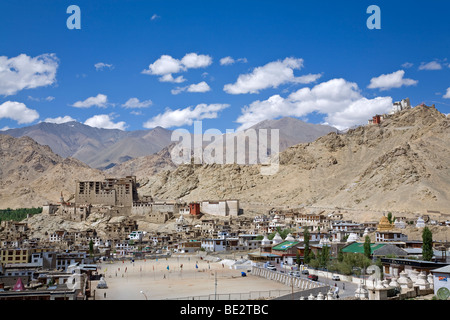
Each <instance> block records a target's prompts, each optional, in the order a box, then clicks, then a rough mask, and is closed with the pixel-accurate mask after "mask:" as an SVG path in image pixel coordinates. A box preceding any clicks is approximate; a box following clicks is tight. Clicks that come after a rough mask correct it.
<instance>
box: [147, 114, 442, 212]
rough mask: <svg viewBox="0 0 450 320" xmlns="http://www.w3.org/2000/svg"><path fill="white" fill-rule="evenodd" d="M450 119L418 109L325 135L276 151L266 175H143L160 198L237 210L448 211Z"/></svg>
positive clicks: (200, 168) (202, 168)
mask: <svg viewBox="0 0 450 320" xmlns="http://www.w3.org/2000/svg"><path fill="white" fill-rule="evenodd" d="M448 141H450V119H448V118H447V117H446V116H445V115H444V114H441V113H440V112H439V111H437V110H436V109H435V108H434V107H426V106H417V107H415V108H412V109H410V110H404V111H402V112H399V113H397V114H394V115H392V116H390V117H389V118H387V119H385V120H384V121H383V122H382V124H381V125H367V126H361V127H358V128H356V129H351V130H349V131H348V132H347V133H345V134H338V133H329V134H328V135H326V136H323V137H321V138H319V139H317V140H316V141H314V142H311V143H302V144H298V145H295V146H292V147H290V148H288V149H286V150H285V151H283V152H281V153H280V168H279V170H278V172H277V173H276V174H274V175H271V176H264V175H261V174H260V171H259V169H260V168H259V166H249V165H236V164H234V165H233V164H230V165H218V164H212V165H181V166H179V167H177V168H176V169H175V170H172V171H169V170H166V171H162V172H160V173H158V174H157V175H154V176H149V177H148V179H149V182H148V183H147V184H146V185H145V186H143V187H142V188H140V190H139V192H140V193H141V194H148V195H152V196H154V197H155V198H158V199H178V198H183V199H185V200H200V199H227V198H237V199H240V200H241V203H242V204H243V206H244V207H245V206H247V207H251V206H252V205H258V204H264V205H267V206H271V205H299V204H306V205H315V206H322V207H344V208H359V209H361V210H395V211H412V212H424V211H426V210H440V211H442V212H447V213H450V212H448V210H449V207H450V191H449V190H450V145H449V144H448Z"/></svg>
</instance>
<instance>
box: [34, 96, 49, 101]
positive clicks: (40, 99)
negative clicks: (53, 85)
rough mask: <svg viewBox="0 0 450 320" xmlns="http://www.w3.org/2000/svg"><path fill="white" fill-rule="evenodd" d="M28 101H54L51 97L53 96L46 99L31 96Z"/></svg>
mask: <svg viewBox="0 0 450 320" xmlns="http://www.w3.org/2000/svg"><path fill="white" fill-rule="evenodd" d="M28 100H31V101H42V100H45V101H53V100H55V97H53V96H48V97H46V98H35V97H32V96H28Z"/></svg>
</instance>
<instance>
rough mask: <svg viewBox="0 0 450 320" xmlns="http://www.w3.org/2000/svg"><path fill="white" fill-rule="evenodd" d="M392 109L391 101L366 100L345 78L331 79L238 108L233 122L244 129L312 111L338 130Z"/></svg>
mask: <svg viewBox="0 0 450 320" xmlns="http://www.w3.org/2000/svg"><path fill="white" fill-rule="evenodd" d="M391 108H392V98H390V97H382V98H376V99H371V100H369V99H366V98H364V97H362V96H361V94H360V90H359V88H358V85H357V84H356V83H354V82H348V81H346V80H345V79H332V80H329V81H327V82H322V83H320V84H317V85H316V86H314V87H313V88H312V89H310V88H302V89H299V90H297V91H295V92H293V93H291V94H290V95H289V96H288V97H287V98H283V97H281V96H280V95H273V96H271V97H270V98H269V99H267V100H264V101H259V100H258V101H254V102H252V103H251V104H250V105H249V106H245V107H244V108H242V110H241V112H242V114H241V115H240V116H239V117H238V119H237V120H236V122H237V123H240V124H241V126H240V127H239V128H238V129H237V130H244V129H247V128H249V127H251V126H252V125H255V124H257V123H258V122H261V121H263V120H267V119H276V118H279V117H288V116H292V117H304V116H306V115H308V114H310V113H312V112H317V113H320V114H324V115H325V120H326V122H327V123H329V124H330V125H332V126H335V127H336V128H338V129H344V128H347V127H350V126H353V125H359V124H364V123H367V119H369V118H370V117H372V116H373V115H374V114H376V113H385V112H388V111H389V110H390V109H391Z"/></svg>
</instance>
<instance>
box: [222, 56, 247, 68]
mask: <svg viewBox="0 0 450 320" xmlns="http://www.w3.org/2000/svg"><path fill="white" fill-rule="evenodd" d="M236 62H242V63H247V58H239V59H236V60H235V59H234V58H233V57H230V56H228V57H223V58H222V59H220V65H221V66H229V65H232V64H234V63H236Z"/></svg>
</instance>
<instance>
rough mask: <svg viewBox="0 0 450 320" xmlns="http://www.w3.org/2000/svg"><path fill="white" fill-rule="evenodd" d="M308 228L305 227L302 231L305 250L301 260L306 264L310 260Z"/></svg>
mask: <svg viewBox="0 0 450 320" xmlns="http://www.w3.org/2000/svg"><path fill="white" fill-rule="evenodd" d="M309 238H310V234H309V229H308V227H305V231H304V232H303V243H304V245H305V252H304V255H303V261H304V262H305V264H308V263H309V262H310V261H311V258H312V257H311V249H309Z"/></svg>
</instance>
